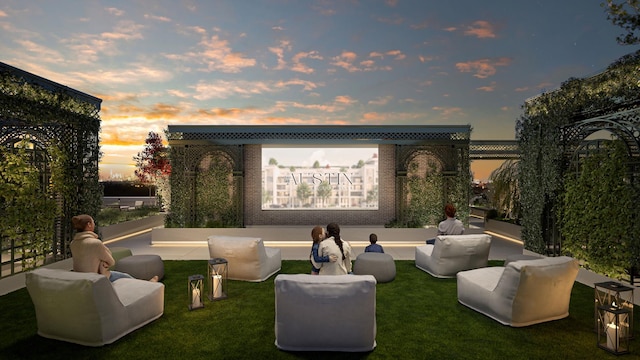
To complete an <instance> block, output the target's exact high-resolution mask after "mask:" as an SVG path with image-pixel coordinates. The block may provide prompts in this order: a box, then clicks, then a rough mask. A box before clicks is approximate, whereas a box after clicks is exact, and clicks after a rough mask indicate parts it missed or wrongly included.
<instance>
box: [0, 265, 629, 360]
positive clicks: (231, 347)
mask: <svg viewBox="0 0 640 360" xmlns="http://www.w3.org/2000/svg"><path fill="white" fill-rule="evenodd" d="M491 264H492V265H497V264H499V262H491ZM396 266H397V276H396V279H395V280H394V281H392V282H390V283H384V284H378V285H377V308H376V312H377V330H378V333H377V337H376V340H377V343H378V346H377V348H376V349H375V350H373V351H372V352H369V353H356V354H351V353H306V352H297V353H291V352H283V351H280V350H278V349H277V348H276V347H275V345H274V340H275V335H274V307H275V305H274V287H273V279H274V277H275V276H273V277H271V278H270V279H268V280H267V281H264V282H262V283H250V282H240V281H229V284H228V293H227V294H228V296H229V298H228V299H226V300H222V301H218V302H214V303H211V302H209V301H208V300H207V302H206V307H205V308H204V309H199V310H194V311H189V310H188V302H189V299H188V294H187V277H188V276H189V275H193V274H206V271H207V262H206V261H204V260H202V261H165V274H166V275H165V278H164V280H163V282H164V283H165V285H166V289H165V313H164V315H163V316H162V317H161V318H160V319H158V320H156V321H155V322H153V323H151V324H149V325H147V326H145V327H143V328H141V329H139V330H137V331H135V332H133V333H131V334H129V335H126V336H125V337H123V338H122V339H120V340H118V341H116V342H115V343H114V344H111V345H107V346H104V347H99V348H91V347H83V346H79V345H74V344H69V343H65V342H60V341H54V340H48V339H45V338H42V337H40V336H38V335H37V334H36V320H35V313H34V310H33V305H32V303H31V300H30V298H29V295H28V293H27V291H26V289H21V290H19V291H15V292H13V293H10V294H7V295H4V296H1V297H0V309H2V313H1V315H0V320H1V322H0V323H1V324H2V325H1V326H2V335H0V358H2V359H48V360H52V359H151V358H153V359H215V358H220V359H297V358H303V359H321V358H328V357H330V358H332V359H361V358H367V359H509V360H512V359H607V358H611V359H613V358H616V357H615V356H614V355H611V354H609V353H608V352H606V351H604V350H602V349H599V348H598V347H597V346H596V334H595V333H594V332H593V322H594V319H593V317H594V311H593V304H594V299H593V297H594V294H593V293H594V291H593V289H592V288H590V287H588V286H585V285H582V284H580V283H576V284H575V286H574V288H573V293H572V297H571V305H570V310H569V312H570V315H569V317H568V318H565V319H562V320H558V321H552V322H547V323H543V324H538V325H534V326H529V327H525V328H511V327H507V326H503V325H501V324H499V323H498V322H496V321H494V320H491V319H489V318H488V317H486V316H484V315H481V314H479V313H477V312H475V311H473V310H471V309H468V308H466V307H465V306H462V305H460V304H459V303H458V302H457V298H456V280H455V279H436V278H433V277H431V276H430V275H428V274H427V273H425V272H423V271H421V270H419V269H417V268H416V267H415V265H414V262H413V261H409V260H406V261H396ZM308 270H309V263H308V262H307V261H283V262H282V270H281V273H307V271H308ZM327 316H331V314H327ZM635 318H636V321H635V324H634V326H635V328H636V329H639V328H638V320H637V319H638V316H636V317H635ZM309 331H313V329H309ZM637 341H638V340H632V342H631V351H632V354H631V355H625V356H623V357H622V358H623V359H624V358H628V359H630V358H638V356H637V355H636V354H638V353H640V349H637V347H636V343H637Z"/></svg>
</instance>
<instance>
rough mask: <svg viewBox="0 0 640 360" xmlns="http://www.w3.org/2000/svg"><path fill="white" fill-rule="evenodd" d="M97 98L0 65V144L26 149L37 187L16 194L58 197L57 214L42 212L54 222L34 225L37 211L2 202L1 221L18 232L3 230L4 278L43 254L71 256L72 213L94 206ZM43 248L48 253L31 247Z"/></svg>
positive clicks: (97, 195) (12, 150) (96, 208)
mask: <svg viewBox="0 0 640 360" xmlns="http://www.w3.org/2000/svg"><path fill="white" fill-rule="evenodd" d="M101 102H102V100H100V99H99V98H96V97H94V96H91V95H88V94H85V93H83V92H80V91H78V90H74V89H71V88H69V87H67V86H64V85H61V84H58V83H56V82H53V81H51V80H47V79H45V78H42V77H40V76H37V75H34V74H31V73H29V72H26V71H23V70H20V69H18V68H15V67H13V66H10V65H8V64H5V63H0V146H2V147H3V149H4V151H8V153H17V152H19V151H24V152H26V154H28V159H29V160H28V162H29V167H30V168H32V169H35V170H36V171H37V172H38V178H39V183H40V184H39V188H40V191H37V192H36V193H34V194H23V195H21V196H27V197H28V196H33V198H34V199H42V198H45V199H50V200H51V201H53V202H55V205H54V206H55V211H54V212H53V213H52V214H46V215H48V216H51V217H53V221H52V223H51V224H35V225H32V224H31V223H32V222H33V221H31V220H32V219H34V218H35V216H34V212H35V214H39V213H38V212H39V211H40V212H42V209H32V208H28V207H25V208H19V207H18V206H16V205H15V203H14V202H11V201H9V200H7V199H8V198H7V197H5V198H4V200H3V201H2V203H0V207H1V208H3V209H4V211H5V213H4V214H3V215H2V216H5V215H6V216H5V218H4V219H3V220H4V221H9V222H10V221H14V220H15V221H16V223H15V224H7V223H5V224H4V225H6V226H9V227H12V228H13V229H17V230H16V233H15V234H9V233H8V232H0V235H1V236H0V237H1V238H2V253H3V258H2V267H3V272H2V276H4V275H5V271H7V273H8V274H12V273H14V272H16V271H17V270H19V268H20V267H21V266H27V267H29V266H32V265H36V266H37V265H38V262H39V261H41V259H42V258H44V257H47V258H50V257H51V258H52V259H53V260H55V259H59V258H65V257H68V256H69V255H70V252H69V249H68V242H69V241H70V240H71V234H72V228H71V221H70V220H71V217H72V216H74V215H77V214H79V213H87V214H97V212H98V211H99V209H100V202H101V192H100V189H99V183H98V159H99V143H98V142H99V131H100V117H99V112H100V104H101ZM2 161H4V160H2ZM4 181H7V180H6V179H4ZM2 195H5V196H7V195H8V194H2ZM2 199H3V198H2V197H0V200H2ZM21 201H27V202H28V199H27V200H25V199H22V200H21ZM9 213H10V214H12V216H15V218H14V217H10V216H9V215H7V214H9ZM20 214H22V215H20ZM34 234H37V235H34ZM45 237H46V238H45ZM42 243H46V247H44V246H42ZM37 244H40V245H37ZM42 248H46V249H47V250H43V251H41V250H35V249H42ZM43 252H44V253H43ZM7 253H9V254H11V256H10V257H9V258H5V256H4V254H7ZM27 259H32V260H33V259H35V260H34V261H33V263H34V264H30V263H29V261H27V263H26V265H25V260H27ZM7 269H8V270H7Z"/></svg>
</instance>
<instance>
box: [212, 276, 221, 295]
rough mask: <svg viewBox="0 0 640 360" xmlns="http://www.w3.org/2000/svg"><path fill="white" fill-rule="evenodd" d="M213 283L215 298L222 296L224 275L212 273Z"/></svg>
mask: <svg viewBox="0 0 640 360" xmlns="http://www.w3.org/2000/svg"><path fill="white" fill-rule="evenodd" d="M211 278H212V283H213V298H214V299H215V298H220V297H222V275H211Z"/></svg>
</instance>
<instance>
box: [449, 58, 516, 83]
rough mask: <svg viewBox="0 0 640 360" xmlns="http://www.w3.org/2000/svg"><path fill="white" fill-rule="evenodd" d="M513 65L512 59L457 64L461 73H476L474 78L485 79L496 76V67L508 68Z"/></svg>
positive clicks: (481, 60)
mask: <svg viewBox="0 0 640 360" xmlns="http://www.w3.org/2000/svg"><path fill="white" fill-rule="evenodd" d="M510 64H511V59H510V58H506V57H503V58H499V59H496V60H492V59H479V60H474V61H467V62H459V63H456V68H457V69H458V70H459V71H460V72H474V73H475V74H474V75H473V76H474V77H477V78H480V79H485V78H488V77H489V76H493V75H495V74H496V71H497V70H496V67H498V66H508V65H510Z"/></svg>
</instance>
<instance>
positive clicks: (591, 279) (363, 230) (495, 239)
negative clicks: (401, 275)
mask: <svg viewBox="0 0 640 360" xmlns="http://www.w3.org/2000/svg"><path fill="white" fill-rule="evenodd" d="M469 225H470V226H469V227H470V229H472V230H473V231H474V232H482V231H483V226H484V223H483V220H482V219H479V218H473V217H472V218H470V220H469ZM261 229H262V230H263V231H264V232H265V236H264V238H265V239H274V238H278V236H277V235H278V232H281V231H282V229H283V227H281V226H265V227H264V228H261ZM310 229H311V228H309V229H308V230H309V232H310ZM342 229H343V234H344V233H346V231H347V230H351V234H359V235H358V236H353V237H352V238H347V240H349V242H350V243H351V245H352V247H353V249H354V253H355V256H357V255H358V254H360V253H362V252H363V251H364V247H365V246H367V245H368V244H369V242H368V234H369V233H370V232H375V229H373V228H367V227H353V228H352V229H350V228H349V227H343V228H342ZM305 230H307V229H306V228H305ZM301 231H302V230H301ZM303 233H304V231H303ZM490 235H492V241H491V250H490V252H489V259H490V260H504V259H505V258H506V257H507V256H508V255H511V254H522V253H523V252H524V253H527V251H526V250H524V249H523V244H522V242H520V241H518V240H515V239H508V238H505V237H501V236H499V235H497V234H490ZM309 237H310V236H309ZM345 238H346V237H345ZM354 239H356V240H354ZM378 243H379V244H380V245H382V246H383V247H384V250H385V252H386V253H388V254H390V255H391V256H393V258H394V259H396V260H414V259H415V248H416V246H420V245H423V244H424V240H410V241H405V240H391V239H389V240H385V239H379V240H378ZM105 244H107V246H108V247H116V246H117V247H127V248H130V249H131V252H132V253H133V254H134V255H142V254H156V255H160V257H162V259H164V260H208V259H209V249H208V247H207V243H206V241H194V242H188V243H184V242H183V243H178V242H175V243H158V244H152V242H151V229H147V230H143V231H140V232H137V233H134V234H130V235H127V236H123V237H121V238H117V239H113V240H110V241H106V242H105ZM265 245H266V246H273V247H278V248H280V249H281V251H282V259H283V260H308V259H309V252H310V250H311V240H310V239H309V240H305V241H273V240H271V241H265ZM52 266H53V267H58V268H69V269H70V268H71V259H67V260H64V261H61V262H58V263H55V264H53V265H52ZM576 281H578V282H580V283H582V284H585V285H587V286H590V287H593V284H594V283H598V282H603V281H611V279H609V278H607V277H605V276H602V275H598V274H595V273H593V272H590V271H587V270H584V269H580V272H579V273H578V277H577V279H576ZM22 287H24V274H16V275H14V276H10V277H9V278H7V279H2V281H0V295H4V294H7V293H9V292H11V291H15V290H17V289H19V288H22ZM634 302H635V303H636V304H637V305H640V296H636V297H635V301H634Z"/></svg>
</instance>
